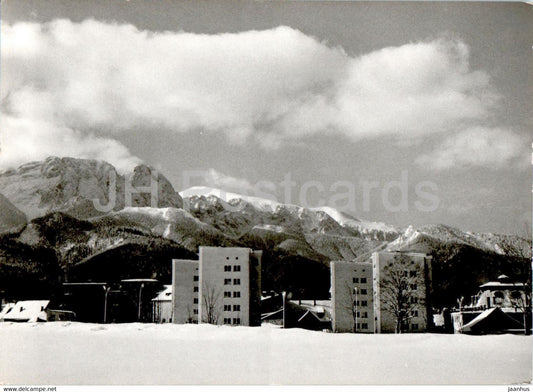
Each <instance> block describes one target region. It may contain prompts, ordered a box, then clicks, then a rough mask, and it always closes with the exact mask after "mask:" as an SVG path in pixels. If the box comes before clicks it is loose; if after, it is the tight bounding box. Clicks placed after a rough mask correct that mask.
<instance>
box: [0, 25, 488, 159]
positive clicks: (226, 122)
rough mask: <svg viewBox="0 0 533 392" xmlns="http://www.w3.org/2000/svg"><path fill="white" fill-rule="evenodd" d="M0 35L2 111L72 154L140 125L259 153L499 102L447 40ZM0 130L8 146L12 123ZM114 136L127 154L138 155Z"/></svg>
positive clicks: (84, 29)
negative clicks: (346, 42) (359, 48)
mask: <svg viewBox="0 0 533 392" xmlns="http://www.w3.org/2000/svg"><path fill="white" fill-rule="evenodd" d="M1 34H2V41H1V46H2V48H1V49H2V70H3V77H2V86H1V96H2V102H3V106H2V114H6V115H9V116H11V117H12V118H14V119H19V120H21V121H23V120H24V121H26V120H30V122H33V123H35V124H40V123H42V122H45V123H46V124H47V127H44V128H41V129H38V128H32V129H31V130H28V131H27V132H26V134H28V133H31V134H32V135H34V136H35V135H37V133H39V134H40V135H41V136H40V137H37V138H36V143H34V144H35V145H37V142H38V141H39V140H42V139H46V135H42V134H44V133H45V132H55V134H56V136H57V137H58V138H59V139H61V138H60V137H59V133H60V132H65V135H66V138H69V137H70V138H71V139H72V140H70V141H69V144H68V145H67V144H66V143H63V144H61V142H58V143H59V145H61V149H64V151H65V152H69V151H72V153H80V151H79V150H80V148H79V147H75V146H74V147H72V148H69V146H70V143H73V144H76V140H77V142H78V143H84V144H85V145H86V146H85V147H83V148H81V150H83V151H84V153H85V154H86V155H90V154H93V153H94V154H98V150H99V147H98V146H101V144H102V143H103V140H110V144H113V141H112V139H114V138H116V135H117V133H127V132H138V131H139V130H141V131H144V132H151V133H152V134H154V133H156V132H158V131H159V130H161V129H164V130H167V131H173V132H178V133H184V132H193V131H197V130H202V131H204V132H217V133H223V134H224V135H225V136H226V137H227V139H228V141H230V142H231V143H236V144H238V143H241V144H242V143H245V142H250V141H255V142H256V143H258V144H260V145H262V146H263V147H264V148H276V147H279V146H280V145H282V144H283V143H287V142H297V141H301V140H305V138H306V137H308V136H310V135H316V134H324V133H326V134H330V135H334V136H339V135H340V136H342V137H344V138H346V139H348V140H352V141H357V140H360V139H362V138H373V137H379V136H389V137H394V138H396V139H398V140H402V141H405V140H413V139H416V138H420V137H421V136H423V135H427V134H433V133H441V132H446V131H449V130H452V129H455V128H456V127H457V126H458V125H464V124H470V123H476V122H478V121H482V120H484V119H486V118H487V117H488V116H489V113H490V112H491V109H492V108H493V106H494V104H495V102H496V101H497V100H498V94H497V93H496V92H495V91H494V90H493V89H492V87H491V85H490V80H489V77H488V75H487V74H486V73H485V72H483V71H476V70H471V69H470V66H469V49H468V47H467V45H466V44H464V43H463V42H462V41H460V40H455V39H447V38H440V39H435V40H432V41H423V42H415V43H409V44H406V45H403V46H399V47H389V48H383V49H381V50H377V51H374V52H371V53H368V54H364V55H361V56H359V57H354V56H350V55H349V54H347V53H346V52H345V51H344V50H343V49H342V48H338V47H330V46H328V45H326V44H325V43H323V42H320V41H319V40H317V39H316V38H314V37H310V36H307V35H305V34H303V33H301V32H300V31H298V30H295V29H292V28H290V27H283V26H282V27H278V28H274V29H270V30H264V31H246V32H240V33H231V34H216V35H206V34H192V33H186V32H162V33H155V32H149V31H140V30H138V29H137V28H135V27H134V26H132V25H127V24H117V23H104V22H99V21H95V20H86V21H84V22H82V23H72V22H71V21H68V20H56V21H53V22H50V23H47V24H37V23H16V24H14V25H9V24H2V26H1ZM28 126H29V124H28ZM51 128H54V130H53V131H52V130H51ZM94 130H98V134H99V135H100V136H99V137H96V136H94ZM2 131H3V133H10V134H11V135H10V136H8V137H7V138H8V140H11V143H12V144H11V145H16V144H17V143H19V142H15V139H16V138H18V137H19V135H18V134H17V133H16V132H15V130H12V129H10V128H9V127H4V128H3V130H2ZM21 137H23V135H21ZM24 142H25V143H31V141H30V140H29V138H27V137H26V139H25V140H24ZM114 143H115V147H114V148H119V149H121V150H122V155H121V156H123V157H124V160H125V162H129V161H132V160H135V157H133V156H131V155H129V156H128V154H129V153H128V152H127V150H126V148H125V147H124V146H121V145H120V144H118V142H114ZM19 144H20V143H19ZM89 144H93V145H94V147H93V148H90V147H89V146H88V145H89ZM44 147H47V148H51V149H52V150H57V149H59V148H56V147H55V146H54V145H53V143H52V142H49V143H46V144H45V145H44V146H41V149H43V148H44ZM7 148H9V144H6V145H5V146H4V148H3V150H4V152H5V151H6V150H7ZM29 150H35V151H37V150H39V149H38V148H37V146H34V147H32V148H30V149H29ZM110 155H111V154H110ZM2 159H3V158H2Z"/></svg>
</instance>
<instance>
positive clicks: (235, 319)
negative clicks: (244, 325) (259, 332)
mask: <svg viewBox="0 0 533 392" xmlns="http://www.w3.org/2000/svg"><path fill="white" fill-rule="evenodd" d="M233 324H234V325H240V324H241V319H240V318H238V317H235V318H233Z"/></svg>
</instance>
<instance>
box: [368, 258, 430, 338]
mask: <svg viewBox="0 0 533 392" xmlns="http://www.w3.org/2000/svg"><path fill="white" fill-rule="evenodd" d="M431 259H432V257H431V256H428V255H426V254H425V253H415V252H375V253H373V254H372V274H373V287H374V325H375V332H376V333H382V332H386V333H388V332H395V330H396V328H397V325H396V324H397V318H396V317H395V316H394V314H393V313H392V312H391V310H390V308H391V304H388V303H387V302H390V300H389V299H388V298H390V296H391V294H392V293H391V291H392V292H396V291H397V289H398V287H393V286H394V284H393V282H392V281H398V280H400V279H398V276H399V275H400V274H399V273H400V272H401V274H402V275H403V277H404V278H403V280H400V281H402V283H403V284H404V285H406V286H408V287H407V288H406V290H407V292H408V293H407V295H408V301H406V302H409V304H410V305H409V306H408V308H409V313H410V314H409V315H407V316H406V317H405V318H404V320H403V322H402V325H401V330H402V331H403V332H424V331H427V330H428V329H430V327H431V323H432V319H433V317H432V313H431V293H432V272H431ZM398 266H399V267H398ZM395 274H396V276H394V275H395ZM391 276H392V277H393V278H392V279H391ZM384 282H385V284H384ZM387 282H389V283H387ZM391 286H392V287H391ZM387 291H389V292H388V293H387Z"/></svg>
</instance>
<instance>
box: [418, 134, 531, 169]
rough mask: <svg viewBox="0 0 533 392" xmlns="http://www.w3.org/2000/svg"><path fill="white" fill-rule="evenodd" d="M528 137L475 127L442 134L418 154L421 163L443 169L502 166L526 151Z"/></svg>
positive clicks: (423, 165)
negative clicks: (433, 145)
mask: <svg viewBox="0 0 533 392" xmlns="http://www.w3.org/2000/svg"><path fill="white" fill-rule="evenodd" d="M527 144H528V143H527V140H525V139H524V138H523V137H522V136H519V135H517V134H515V133H513V132H512V131H510V130H508V129H500V128H483V127H474V128H470V129H466V130H463V131H460V132H458V133H456V134H453V135H450V136H448V137H447V138H445V139H444V140H443V141H442V143H440V145H439V146H438V148H436V149H435V150H433V151H431V152H429V153H427V154H423V155H421V156H420V157H418V158H417V160H416V163H417V164H419V165H420V166H422V167H425V168H429V169H435V170H446V169H450V168H454V167H470V166H484V167H491V168H501V167H506V166H508V165H514V164H516V163H518V162H522V161H524V160H523V159H522V160H521V161H520V160H519V158H520V157H522V158H529V156H528V154H526V153H525V148H526V147H527Z"/></svg>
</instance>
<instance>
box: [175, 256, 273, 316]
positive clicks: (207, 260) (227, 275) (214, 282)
mask: <svg viewBox="0 0 533 392" xmlns="http://www.w3.org/2000/svg"><path fill="white" fill-rule="evenodd" d="M199 253H200V258H199V261H195V260H174V270H173V286H174V295H173V304H174V305H173V310H174V315H173V320H174V322H175V323H178V324H182V323H186V322H200V323H210V324H219V325H221V324H226V325H245V326H255V325H261V309H260V306H261V255H262V252H261V251H253V250H251V249H249V248H221V247H204V246H201V247H200V252H199Z"/></svg>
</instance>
